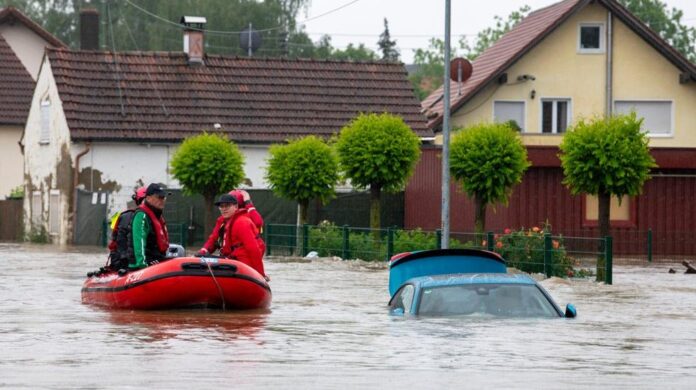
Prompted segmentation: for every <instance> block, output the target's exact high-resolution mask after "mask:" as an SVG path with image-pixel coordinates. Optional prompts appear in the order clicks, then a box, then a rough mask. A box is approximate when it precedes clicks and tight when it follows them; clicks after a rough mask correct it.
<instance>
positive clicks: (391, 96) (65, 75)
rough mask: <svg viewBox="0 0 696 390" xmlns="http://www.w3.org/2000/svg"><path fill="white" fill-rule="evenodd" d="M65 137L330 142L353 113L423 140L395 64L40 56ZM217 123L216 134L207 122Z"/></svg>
mask: <svg viewBox="0 0 696 390" xmlns="http://www.w3.org/2000/svg"><path fill="white" fill-rule="evenodd" d="M47 56H48V60H49V61H50V65H51V69H52V71H53V74H54V77H55V80H56V84H57V87H58V93H59V95H60V99H61V101H62V104H63V109H64V111H65V116H66V118H67V121H68V126H69V128H70V134H71V137H72V139H73V140H96V141H99V140H102V141H107V140H138V141H165V142H166V141H174V142H176V141H180V140H182V139H184V138H185V137H187V136H191V135H194V134H198V133H199V132H200V131H201V130H204V129H206V130H210V131H216V132H222V133H225V134H227V135H228V136H229V137H230V138H231V139H232V140H234V141H235V142H251V143H269V142H280V141H284V140H286V139H288V138H291V137H295V136H305V135H309V134H314V135H319V136H330V135H332V134H334V133H337V132H338V131H340V129H341V128H342V127H343V126H344V125H346V123H347V122H348V121H350V120H351V119H352V118H354V117H355V116H356V114H358V113H360V112H378V113H380V112H390V113H392V114H396V115H400V116H402V117H403V118H404V120H405V121H406V123H407V124H408V125H409V126H411V128H412V129H413V130H414V131H415V132H416V134H417V135H419V136H421V137H427V136H432V135H433V133H432V131H431V130H430V129H428V128H427V126H426V120H425V117H424V116H423V115H422V114H421V113H420V105H419V103H418V100H417V99H416V97H415V95H414V93H413V89H412V87H411V84H410V83H409V81H408V79H407V75H406V70H405V69H404V67H403V65H401V64H394V63H385V62H346V61H324V60H304V59H270V58H240V57H231V56H214V55H208V56H206V57H205V65H203V66H190V65H188V62H187V56H186V55H185V54H184V53H167V52H126V53H115V54H114V53H111V52H95V51H73V50H66V49H47ZM218 123H219V124H220V129H219V130H216V129H215V127H216V126H214V125H215V124H218Z"/></svg>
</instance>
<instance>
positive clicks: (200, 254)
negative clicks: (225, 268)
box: [196, 248, 209, 257]
mask: <svg viewBox="0 0 696 390" xmlns="http://www.w3.org/2000/svg"><path fill="white" fill-rule="evenodd" d="M208 254H209V253H208V250H207V249H205V248H201V249H200V250H199V251H198V252H196V257H203V256H207V255H208Z"/></svg>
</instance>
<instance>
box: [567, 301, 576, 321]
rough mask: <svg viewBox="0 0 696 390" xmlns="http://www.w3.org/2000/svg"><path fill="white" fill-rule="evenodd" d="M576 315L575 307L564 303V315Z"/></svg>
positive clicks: (568, 316) (573, 316)
mask: <svg viewBox="0 0 696 390" xmlns="http://www.w3.org/2000/svg"><path fill="white" fill-rule="evenodd" d="M577 315H578V311H577V310H576V309H575V305H573V304H572V303H569V304H567V305H566V310H565V316H566V318H575V317H576V316H577Z"/></svg>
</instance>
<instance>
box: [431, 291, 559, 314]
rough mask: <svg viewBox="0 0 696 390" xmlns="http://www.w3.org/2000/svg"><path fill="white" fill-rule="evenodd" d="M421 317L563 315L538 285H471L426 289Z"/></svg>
mask: <svg viewBox="0 0 696 390" xmlns="http://www.w3.org/2000/svg"><path fill="white" fill-rule="evenodd" d="M418 315H422V316H457V315H494V316H501V317H558V316H559V314H558V312H557V311H556V309H555V307H554V305H553V304H552V303H551V302H549V300H548V298H547V297H546V296H545V295H544V294H543V293H542V292H541V290H540V289H539V288H538V287H537V286H535V285H524V284H468V285H452V286H441V287H432V288H423V292H422V294H421V300H420V304H419V309H418Z"/></svg>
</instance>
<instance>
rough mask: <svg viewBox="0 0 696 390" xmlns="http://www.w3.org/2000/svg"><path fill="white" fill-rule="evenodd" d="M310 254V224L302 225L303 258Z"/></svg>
mask: <svg viewBox="0 0 696 390" xmlns="http://www.w3.org/2000/svg"><path fill="white" fill-rule="evenodd" d="M307 253H309V224H304V225H302V257H305V256H307Z"/></svg>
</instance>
